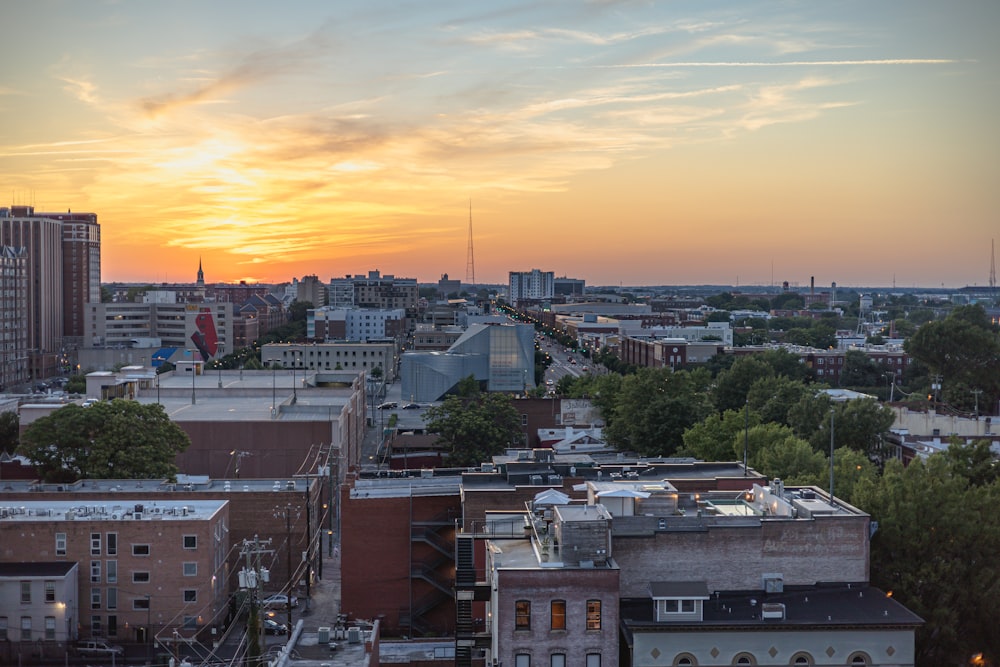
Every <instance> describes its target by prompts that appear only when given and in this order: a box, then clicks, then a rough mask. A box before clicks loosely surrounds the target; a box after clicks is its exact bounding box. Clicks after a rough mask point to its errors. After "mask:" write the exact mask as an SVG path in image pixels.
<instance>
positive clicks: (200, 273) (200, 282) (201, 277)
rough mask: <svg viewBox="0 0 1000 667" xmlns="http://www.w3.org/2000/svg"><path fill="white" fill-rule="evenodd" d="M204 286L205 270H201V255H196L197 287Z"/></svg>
mask: <svg viewBox="0 0 1000 667" xmlns="http://www.w3.org/2000/svg"><path fill="white" fill-rule="evenodd" d="M204 286H205V272H204V271H202V270H201V257H198V287H204Z"/></svg>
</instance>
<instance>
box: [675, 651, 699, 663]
mask: <svg viewBox="0 0 1000 667" xmlns="http://www.w3.org/2000/svg"><path fill="white" fill-rule="evenodd" d="M674 664H675V665H697V664H698V661H697V660H696V659H695V657H694V656H693V655H691V654H690V653H681V654H679V655H678V656H677V657H676V658H674Z"/></svg>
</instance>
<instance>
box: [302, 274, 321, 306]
mask: <svg viewBox="0 0 1000 667" xmlns="http://www.w3.org/2000/svg"><path fill="white" fill-rule="evenodd" d="M295 299H296V301H303V302H305V301H308V302H309V303H311V304H312V305H313V306H314V307H316V308H322V307H323V306H325V305H326V286H325V285H323V283H322V282H320V280H319V278H318V277H317V276H303V277H302V279H301V280H300V281H299V282H298V284H297V286H296V292H295Z"/></svg>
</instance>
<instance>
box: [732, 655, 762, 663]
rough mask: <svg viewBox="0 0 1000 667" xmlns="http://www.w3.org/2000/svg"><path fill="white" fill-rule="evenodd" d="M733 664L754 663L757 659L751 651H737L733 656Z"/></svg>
mask: <svg viewBox="0 0 1000 667" xmlns="http://www.w3.org/2000/svg"><path fill="white" fill-rule="evenodd" d="M733 664H734V665H756V664H757V659H756V658H754V657H753V654H752V653H737V654H736V656H735V657H734V658H733Z"/></svg>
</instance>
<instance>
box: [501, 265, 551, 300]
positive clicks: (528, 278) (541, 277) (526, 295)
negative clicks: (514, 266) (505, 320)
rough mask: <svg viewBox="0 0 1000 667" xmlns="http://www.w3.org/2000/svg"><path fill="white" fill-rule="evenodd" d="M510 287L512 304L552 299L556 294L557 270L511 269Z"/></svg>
mask: <svg viewBox="0 0 1000 667" xmlns="http://www.w3.org/2000/svg"><path fill="white" fill-rule="evenodd" d="M509 287H510V291H509V294H508V296H509V299H510V303H511V305H512V306H516V305H517V304H518V302H519V301H538V300H541V299H551V298H552V296H553V295H554V294H555V272H553V271H539V270H538V269H532V270H531V271H511V272H510V285H509Z"/></svg>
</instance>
